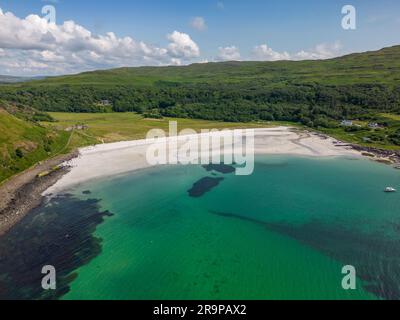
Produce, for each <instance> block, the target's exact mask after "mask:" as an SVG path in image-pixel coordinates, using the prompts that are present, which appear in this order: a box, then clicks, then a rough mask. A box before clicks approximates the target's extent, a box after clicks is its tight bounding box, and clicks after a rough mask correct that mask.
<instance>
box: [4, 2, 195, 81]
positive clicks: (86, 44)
mask: <svg viewBox="0 0 400 320" xmlns="http://www.w3.org/2000/svg"><path fill="white" fill-rule="evenodd" d="M0 25H1V28H0V49H1V50H2V51H1V55H2V59H1V61H0V73H4V72H7V73H15V74H17V73H25V74H38V73H40V74H59V73H73V72H80V71H84V70H93V69H100V68H111V67H120V66H138V65H168V64H182V63H189V62H192V61H193V59H195V58H197V57H199V56H200V49H199V47H198V45H197V44H196V43H195V42H194V41H193V40H192V39H191V37H190V36H189V35H188V34H185V33H182V32H178V31H174V32H172V33H171V34H168V35H167V40H168V41H169V44H168V45H167V46H166V47H158V46H154V45H151V44H148V43H145V42H142V41H137V40H135V39H133V38H131V37H124V38H119V37H117V36H116V35H115V34H114V33H113V32H108V33H106V34H103V35H94V34H93V33H92V32H91V31H89V30H87V29H86V28H84V27H82V26H80V25H78V24H76V23H75V22H74V21H66V22H64V23H63V24H62V25H56V24H54V23H48V22H47V20H46V19H43V18H41V17H39V16H37V15H29V16H27V17H26V18H25V19H21V18H19V17H16V16H15V15H14V14H12V13H11V12H6V13H3V11H1V9H0Z"/></svg>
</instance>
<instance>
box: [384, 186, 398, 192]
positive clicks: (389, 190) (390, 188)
mask: <svg viewBox="0 0 400 320" xmlns="http://www.w3.org/2000/svg"><path fill="white" fill-rule="evenodd" d="M396 191H397V190H396V189H395V188H392V187H387V188H386V189H385V192H396Z"/></svg>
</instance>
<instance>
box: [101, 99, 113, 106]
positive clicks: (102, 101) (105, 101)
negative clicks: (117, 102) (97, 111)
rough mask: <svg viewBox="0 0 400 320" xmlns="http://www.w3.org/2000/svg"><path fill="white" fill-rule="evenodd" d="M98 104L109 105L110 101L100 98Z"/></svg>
mask: <svg viewBox="0 0 400 320" xmlns="http://www.w3.org/2000/svg"><path fill="white" fill-rule="evenodd" d="M99 104H100V105H102V106H110V105H111V102H110V101H109V100H101V101H100V103H99Z"/></svg>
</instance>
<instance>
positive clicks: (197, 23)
mask: <svg viewBox="0 0 400 320" xmlns="http://www.w3.org/2000/svg"><path fill="white" fill-rule="evenodd" d="M190 25H191V26H192V27H193V28H194V29H196V30H198V31H204V30H207V24H206V21H205V20H204V18H203V17H195V18H193V19H192V21H191V22H190Z"/></svg>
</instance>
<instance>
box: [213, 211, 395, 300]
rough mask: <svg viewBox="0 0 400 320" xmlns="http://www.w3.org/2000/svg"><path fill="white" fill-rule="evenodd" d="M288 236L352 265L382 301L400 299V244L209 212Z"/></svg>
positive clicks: (318, 226) (317, 226)
mask: <svg viewBox="0 0 400 320" xmlns="http://www.w3.org/2000/svg"><path fill="white" fill-rule="evenodd" d="M210 212H211V213H212V214H215V215H218V216H220V217H224V218H229V219H239V220H242V221H246V222H249V223H253V224H257V225H259V226H261V227H264V228H266V229H268V230H269V231H273V232H277V233H280V234H284V235H286V236H289V237H291V238H293V239H296V240H297V241H299V242H301V243H304V244H306V245H307V246H310V247H312V248H314V249H316V250H319V251H320V252H322V253H324V254H326V255H328V256H330V257H332V258H334V259H335V260H337V261H340V262H341V263H343V265H353V266H354V267H355V268H356V270H357V276H358V277H359V278H360V279H362V280H363V282H364V288H365V290H367V291H368V292H370V293H372V294H374V295H376V296H377V297H378V298H381V299H388V300H398V299H400V241H399V240H395V239H390V238H388V237H384V236H383V235H381V234H375V235H370V234H366V233H362V232H359V231H353V230H349V229H346V228H343V227H342V226H339V225H327V224H323V223H319V222H317V221H314V222H311V223H308V224H305V225H301V226H297V225H296V226H294V225H285V224H277V223H268V222H264V221H262V220H258V219H254V218H251V217H246V216H242V215H239V214H234V213H225V212H216V211H210Z"/></svg>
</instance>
